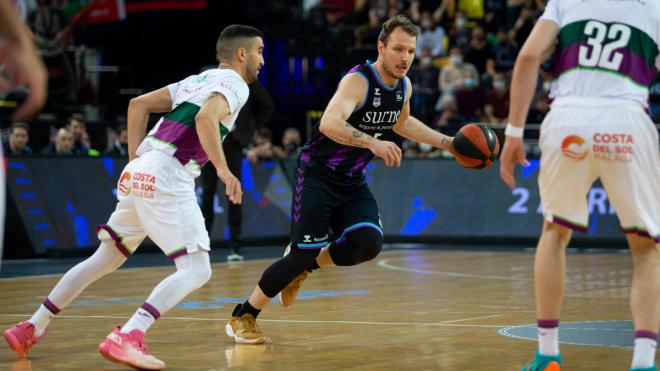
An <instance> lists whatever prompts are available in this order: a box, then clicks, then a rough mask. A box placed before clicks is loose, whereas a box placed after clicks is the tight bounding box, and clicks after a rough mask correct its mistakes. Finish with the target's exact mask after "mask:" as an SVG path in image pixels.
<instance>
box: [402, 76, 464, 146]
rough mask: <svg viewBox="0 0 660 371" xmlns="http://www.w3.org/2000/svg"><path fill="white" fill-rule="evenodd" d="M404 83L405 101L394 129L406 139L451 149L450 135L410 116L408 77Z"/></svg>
mask: <svg viewBox="0 0 660 371" xmlns="http://www.w3.org/2000/svg"><path fill="white" fill-rule="evenodd" d="M406 84H408V89H407V90H408V92H407V94H406V95H407V96H406V102H405V104H404V105H403V110H402V111H401V115H400V116H399V120H398V121H397V123H396V125H395V126H394V131H395V132H396V133H397V134H399V135H401V136H402V137H404V138H406V139H410V140H414V141H415V142H421V143H426V144H430V145H432V146H433V147H435V148H440V149H444V150H447V151H452V147H451V143H452V137H449V136H447V135H444V134H442V133H440V132H437V131H435V130H433V129H431V128H430V127H428V126H426V125H425V124H424V123H423V122H421V121H420V120H419V119H417V118H416V117H413V116H410V97H411V96H412V84H410V81H409V80H408V78H406Z"/></svg>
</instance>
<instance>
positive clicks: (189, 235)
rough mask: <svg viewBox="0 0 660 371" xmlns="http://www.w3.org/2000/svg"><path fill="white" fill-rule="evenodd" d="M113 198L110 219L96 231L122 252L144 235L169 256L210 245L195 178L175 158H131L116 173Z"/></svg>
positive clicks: (149, 154) (130, 249) (134, 246)
mask: <svg viewBox="0 0 660 371" xmlns="http://www.w3.org/2000/svg"><path fill="white" fill-rule="evenodd" d="M117 199H118V200H119V203H118V204H117V208H116V209H115V211H114V212H113V213H112V215H111V216H110V219H109V220H108V223H107V224H103V225H99V226H98V227H97V229H96V230H97V233H98V236H99V239H101V240H102V241H103V240H105V241H107V240H110V239H111V240H113V241H114V243H115V246H117V248H118V249H119V250H120V251H121V252H122V253H123V254H124V255H125V256H126V257H128V256H129V255H130V254H132V253H133V252H134V251H135V250H136V249H137V247H138V245H139V244H140V243H141V242H142V240H143V239H144V238H145V236H149V238H151V240H152V241H153V242H154V243H156V245H158V247H160V249H161V250H163V252H164V253H165V255H167V257H169V258H171V259H174V258H176V257H178V256H181V255H185V254H191V253H193V252H195V251H198V250H205V251H209V250H210V247H209V246H210V242H209V235H208V233H207V232H206V229H205V227H204V217H202V212H201V210H200V209H199V205H198V204H197V198H196V196H195V180H194V178H193V177H192V176H191V175H190V173H189V172H188V171H187V170H186V169H185V168H184V167H183V165H181V163H180V162H179V161H178V160H177V159H175V158H174V157H172V156H169V155H167V154H165V153H163V152H160V151H150V152H147V153H145V154H143V155H142V156H140V157H138V158H137V159H135V160H133V161H131V162H129V163H128V164H127V165H126V167H125V168H124V170H123V171H122V173H121V176H120V177H119V182H118V184H117Z"/></svg>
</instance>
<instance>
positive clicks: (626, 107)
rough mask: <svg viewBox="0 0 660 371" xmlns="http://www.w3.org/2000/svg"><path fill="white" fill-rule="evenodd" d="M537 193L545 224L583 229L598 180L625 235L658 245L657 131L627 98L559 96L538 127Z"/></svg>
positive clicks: (659, 166)
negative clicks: (588, 194) (647, 240)
mask: <svg viewBox="0 0 660 371" xmlns="http://www.w3.org/2000/svg"><path fill="white" fill-rule="evenodd" d="M540 146H541V169H540V175H539V190H540V193H541V202H542V204H543V214H544V217H545V219H546V220H547V221H549V222H554V223H557V224H561V225H564V226H566V227H569V228H572V229H575V230H578V231H582V232H586V231H587V224H588V221H589V213H588V208H587V192H588V191H589V189H590V188H591V185H592V183H593V182H594V181H595V180H596V179H597V178H598V177H600V180H601V182H602V183H603V186H604V187H605V191H606V192H607V195H608V196H609V199H610V202H611V203H612V204H613V206H614V209H615V210H616V213H617V215H618V217H619V223H621V227H622V229H623V231H624V232H626V233H637V234H639V235H641V236H645V237H650V238H652V239H654V240H655V241H656V242H660V151H659V149H658V132H657V131H656V129H655V127H654V126H653V123H652V122H651V119H650V118H649V116H648V115H647V114H646V113H645V112H644V110H643V108H642V107H641V106H639V105H637V104H636V103H634V102H631V101H622V100H614V99H597V98H559V99H557V100H555V101H554V102H553V103H552V109H551V110H550V113H549V114H548V116H547V117H546V118H545V120H544V121H543V124H542V125H541V137H540Z"/></svg>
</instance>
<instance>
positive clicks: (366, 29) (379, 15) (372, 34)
mask: <svg viewBox="0 0 660 371" xmlns="http://www.w3.org/2000/svg"><path fill="white" fill-rule="evenodd" d="M384 17H385V10H384V9H382V8H380V7H374V8H371V9H370V10H369V23H367V24H365V25H362V26H359V27H357V28H356V29H355V49H362V47H363V46H368V47H371V46H372V45H374V44H376V41H377V40H378V35H379V34H380V28H381V23H382V19H383V18H384Z"/></svg>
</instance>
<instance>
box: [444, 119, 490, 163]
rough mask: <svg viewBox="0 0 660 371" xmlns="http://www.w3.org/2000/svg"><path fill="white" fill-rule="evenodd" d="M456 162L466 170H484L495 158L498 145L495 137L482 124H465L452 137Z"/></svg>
mask: <svg viewBox="0 0 660 371" xmlns="http://www.w3.org/2000/svg"><path fill="white" fill-rule="evenodd" d="M452 146H453V148H454V152H455V153H454V154H455V156H456V162H458V164H459V165H461V166H463V167H465V168H468V169H485V168H487V167H489V166H490V165H491V164H492V163H493V161H495V159H496V158H497V154H498V153H499V151H500V143H499V142H498V140H497V135H495V132H493V130H491V129H490V128H488V127H486V126H485V125H482V124H467V125H465V126H463V127H462V128H461V129H460V130H459V131H458V132H457V133H456V136H454V142H453V143H452Z"/></svg>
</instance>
